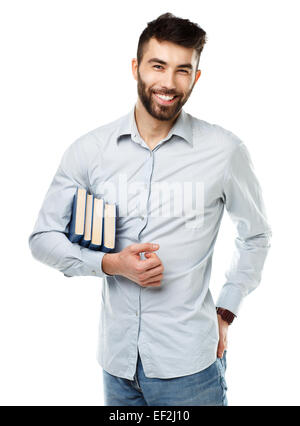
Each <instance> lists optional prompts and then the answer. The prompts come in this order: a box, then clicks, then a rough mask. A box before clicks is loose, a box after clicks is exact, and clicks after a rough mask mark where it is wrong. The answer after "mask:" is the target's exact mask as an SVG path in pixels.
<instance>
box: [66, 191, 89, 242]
mask: <svg viewBox="0 0 300 426" xmlns="http://www.w3.org/2000/svg"><path fill="white" fill-rule="evenodd" d="M86 200H87V191H86V190H85V189H84V188H77V189H76V193H75V195H74V197H73V205H72V214H71V221H70V224H69V232H68V238H69V240H70V241H71V242H72V243H79V242H80V240H81V239H82V237H83V234H84V225H85V209H86Z"/></svg>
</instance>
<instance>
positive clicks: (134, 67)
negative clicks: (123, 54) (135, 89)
mask: <svg viewBox="0 0 300 426" xmlns="http://www.w3.org/2000/svg"><path fill="white" fill-rule="evenodd" d="M131 67H132V75H133V78H134V79H135V80H136V81H137V80H138V77H137V69H138V63H137V59H136V58H133V59H132V61H131Z"/></svg>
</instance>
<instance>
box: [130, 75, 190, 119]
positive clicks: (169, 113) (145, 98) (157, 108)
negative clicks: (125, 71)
mask: <svg viewBox="0 0 300 426" xmlns="http://www.w3.org/2000/svg"><path fill="white" fill-rule="evenodd" d="M137 75H138V84H137V89H138V95H139V98H140V100H141V102H142V104H143V106H144V108H145V109H146V111H147V112H148V113H149V114H150V115H151V116H152V117H154V118H156V119H157V120H161V121H169V120H172V119H174V118H175V117H176V115H177V114H178V113H179V111H180V110H181V108H182V107H183V105H184V104H185V103H186V101H187V100H188V98H189V97H190V95H191V93H192V91H193V88H194V85H195V83H194V84H193V86H192V88H191V90H190V91H189V92H188V94H187V95H186V97H183V96H182V95H180V94H177V93H165V94H166V95H170V96H172V95H177V98H176V99H175V101H174V103H173V104H170V105H161V104H159V103H158V102H156V101H155V99H154V96H155V95H154V92H155V90H154V91H152V90H149V91H147V88H146V84H145V83H144V81H143V80H142V78H141V75H140V72H139V69H138V70H137Z"/></svg>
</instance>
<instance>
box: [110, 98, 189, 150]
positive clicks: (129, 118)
mask: <svg viewBox="0 0 300 426" xmlns="http://www.w3.org/2000/svg"><path fill="white" fill-rule="evenodd" d="M134 111H135V105H134V106H133V107H132V108H131V110H130V112H129V113H128V114H127V115H125V117H124V118H123V120H122V121H121V124H120V126H119V128H118V132H117V135H116V136H117V141H119V140H121V139H120V137H121V136H123V135H131V137H132V139H135V137H136V136H137V135H139V131H138V129H137V125H136V121H135V115H134ZM172 135H177V136H180V137H181V138H182V139H184V140H186V141H187V142H189V143H190V144H191V145H193V128H192V120H191V116H190V115H189V114H188V113H186V112H185V111H184V110H183V109H182V110H181V112H180V114H179V116H178V117H177V120H176V122H175V124H174V125H173V127H172V128H171V129H170V131H169V134H168V136H166V138H165V139H164V140H166V139H169V138H170V137H171V136H172Z"/></svg>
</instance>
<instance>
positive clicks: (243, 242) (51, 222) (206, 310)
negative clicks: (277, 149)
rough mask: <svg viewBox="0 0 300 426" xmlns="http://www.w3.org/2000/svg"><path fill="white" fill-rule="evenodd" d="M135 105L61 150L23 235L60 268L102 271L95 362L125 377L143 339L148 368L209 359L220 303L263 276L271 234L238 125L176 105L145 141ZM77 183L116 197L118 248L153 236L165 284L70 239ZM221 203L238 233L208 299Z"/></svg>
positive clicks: (174, 371)
mask: <svg viewBox="0 0 300 426" xmlns="http://www.w3.org/2000/svg"><path fill="white" fill-rule="evenodd" d="M134 110H135V105H134V106H133V108H132V109H131V111H130V112H129V113H128V114H126V115H124V116H122V117H120V118H118V119H117V120H115V121H113V122H111V123H109V124H106V125H102V126H100V127H98V128H96V129H94V130H92V131H90V132H88V133H87V134H85V135H83V136H81V137H79V138H78V139H77V140H76V141H74V142H73V143H72V144H71V145H70V146H69V147H68V148H67V149H66V151H65V152H64V154H63V157H62V159H61V162H60V165H59V167H58V169H57V171H56V174H55V176H54V178H53V180H52V182H51V185H50V187H49V189H48V192H47V194H46V196H45V199H44V201H43V204H42V207H41V209H40V212H39V215H38V218H37V221H36V224H35V226H34V229H33V232H32V233H31V235H30V236H29V246H30V249H31V251H32V255H33V257H34V258H35V259H37V260H39V261H40V262H43V263H44V264H47V265H49V266H51V267H53V268H56V269H57V270H58V271H61V272H62V273H64V275H65V276H69V277H70V276H71V277H72V276H96V277H100V278H104V279H103V287H102V298H101V315H100V319H101V320H100V324H99V344H98V350H97V359H98V362H99V364H100V366H102V367H103V369H105V370H106V371H108V372H109V373H111V374H113V375H115V376H119V377H123V378H126V379H129V380H133V378H134V374H135V369H136V362H137V351H138V350H139V353H140V356H141V360H142V364H143V367H144V371H145V375H146V377H149V378H155V377H156V378H161V379H164V378H172V377H180V376H185V375H189V374H193V373H196V372H198V371H201V370H203V369H205V368H207V367H208V366H209V365H211V364H212V363H213V362H214V361H215V360H216V357H217V355H216V353H217V346H218V340H219V333H218V321H217V315H216V306H220V307H223V308H225V309H229V310H230V311H231V312H233V313H234V314H236V315H237V314H238V311H239V308H240V305H241V302H242V300H243V298H244V297H245V296H246V295H247V294H249V293H250V292H251V291H252V290H254V289H255V288H256V287H257V286H258V284H259V283H260V281H261V273H262V269H263V265H264V262H265V259H266V256H267V252H268V250H269V247H270V238H271V235H272V233H271V228H270V225H269V224H268V222H267V217H266V211H265V206H264V202H263V198H262V191H261V187H260V184H259V182H258V180H257V177H256V176H255V172H254V169H253V164H252V161H251V159H250V156H249V152H248V150H247V148H246V146H245V144H244V143H243V142H242V141H241V140H240V139H239V138H238V137H237V136H236V135H234V134H233V133H232V132H230V131H229V130H226V129H224V128H223V127H221V126H218V125H216V124H211V123H209V122H207V121H204V120H201V119H198V118H196V117H194V116H192V115H190V114H188V113H186V112H185V111H184V110H181V113H180V115H179V117H178V119H177V120H176V122H175V124H174V125H173V127H172V129H171V130H170V132H169V134H168V135H167V137H165V138H164V139H163V140H161V141H160V142H159V143H158V144H157V145H156V146H155V148H154V149H153V150H151V149H150V148H149V147H148V145H147V144H146V143H145V141H144V140H143V139H142V138H141V136H140V134H139V131H138V129H137V126H136V122H135V116H134ZM78 186H81V187H84V188H86V189H87V190H88V191H89V192H90V193H93V194H94V195H95V196H96V197H98V198H100V197H102V198H104V200H105V202H107V203H116V205H117V209H118V218H117V229H116V249H115V252H119V251H121V250H122V249H123V248H125V247H127V246H128V245H130V244H133V243H144V242H151V243H158V244H160V248H159V250H157V251H156V252H155V253H156V254H157V255H158V256H159V258H160V259H161V261H162V263H163V266H164V273H163V274H164V276H163V279H162V281H161V286H159V287H141V286H140V285H138V284H137V283H135V282H133V281H131V280H129V279H127V278H125V277H123V276H121V275H113V276H112V275H108V274H106V273H104V272H103V270H102V264H101V262H102V258H103V256H104V255H105V253H102V252H97V251H92V250H90V249H87V248H84V247H81V246H80V245H78V244H72V243H71V242H70V241H69V240H68V238H67V236H66V233H67V232H68V224H69V222H70V218H71V209H72V200H73V196H74V194H75V191H76V188H77V187H78ZM224 207H225V208H226V209H227V211H228V213H229V215H230V217H231V219H232V220H233V223H234V224H235V226H236V230H237V236H236V238H235V251H234V253H233V259H232V263H231V265H230V268H229V269H228V271H227V272H226V281H225V283H224V285H223V287H222V290H221V293H220V295H219V298H218V300H217V301H216V303H214V300H213V298H212V295H211V292H210V290H209V282H210V275H211V267H212V256H213V250H214V245H215V242H216V238H217V235H218V231H219V227H220V223H221V219H222V216H223V212H224ZM141 259H144V257H143V255H141Z"/></svg>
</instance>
